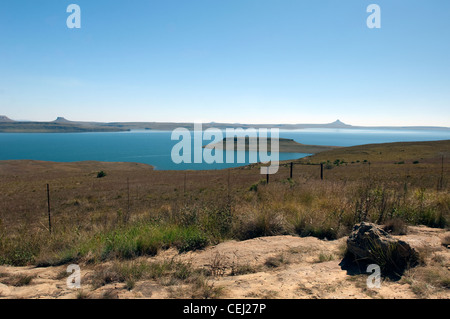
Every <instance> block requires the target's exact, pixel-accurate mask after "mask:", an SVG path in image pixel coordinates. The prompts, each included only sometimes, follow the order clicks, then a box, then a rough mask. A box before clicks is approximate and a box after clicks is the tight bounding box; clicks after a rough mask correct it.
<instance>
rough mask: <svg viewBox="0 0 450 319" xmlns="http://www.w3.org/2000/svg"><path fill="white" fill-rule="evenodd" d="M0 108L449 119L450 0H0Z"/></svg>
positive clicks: (22, 113) (28, 112) (32, 114)
mask: <svg viewBox="0 0 450 319" xmlns="http://www.w3.org/2000/svg"><path fill="white" fill-rule="evenodd" d="M71 3H75V4H78V5H79V6H80V8H81V29H69V28H67V26H66V19H67V17H68V16H69V15H70V13H67V12H66V8H67V6H68V5H69V4H71ZM371 3H375V4H378V5H379V6H380V7H381V29H369V28H368V27H367V25H366V19H367V17H368V16H369V15H370V13H367V12H366V8H367V6H368V5H369V4H371ZM0 114H1V115H7V116H9V117H10V118H13V119H19V120H21V119H27V120H38V121H51V120H54V119H55V118H56V117H57V116H64V117H66V118H67V119H70V120H83V121H108V122H109V121H171V122H172V121H173V122H181V121H187V122H193V121H204V122H210V121H214V122H230V123H235V122H239V123H328V122H332V121H334V120H336V119H340V120H341V121H343V122H345V123H348V124H353V125H439V126H450V1H448V0H432V1H430V0H409V1H406V0H370V1H365V0H341V1H338V0H131V1H122V0H109V1H106V0H70V1H65V0H40V1H35V0H1V1H0Z"/></svg>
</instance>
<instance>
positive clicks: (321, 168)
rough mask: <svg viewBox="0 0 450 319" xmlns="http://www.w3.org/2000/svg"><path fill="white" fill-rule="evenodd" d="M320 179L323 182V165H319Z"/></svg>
mask: <svg viewBox="0 0 450 319" xmlns="http://www.w3.org/2000/svg"><path fill="white" fill-rule="evenodd" d="M320 179H321V180H323V163H320Z"/></svg>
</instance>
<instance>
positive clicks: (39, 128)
mask: <svg viewBox="0 0 450 319" xmlns="http://www.w3.org/2000/svg"><path fill="white" fill-rule="evenodd" d="M179 127H184V128H187V129H188V130H193V129H194V124H193V123H192V122H190V123H188V122H186V123H178V122H110V123H104V122H80V121H70V120H67V119H66V118H64V117H62V116H60V117H58V118H57V119H56V120H54V121H52V122H36V121H14V120H11V119H9V118H8V117H6V116H5V115H0V133H4V132H29V133H32V132H46V133H47V132H49V133H50V132H52V133H56V132H63V133H64V132H117V131H131V130H160V131H172V130H174V129H176V128H179ZM208 128H217V129H227V128H243V129H248V128H256V129H258V128H267V129H269V128H279V129H283V130H298V129H310V128H331V129H340V128H346V129H422V130H423V129H432V130H450V127H432V126H376V127H375V126H373V127H370V126H354V125H349V124H345V123H344V122H342V121H340V120H336V121H334V122H332V123H326V124H243V123H217V122H210V123H203V129H208Z"/></svg>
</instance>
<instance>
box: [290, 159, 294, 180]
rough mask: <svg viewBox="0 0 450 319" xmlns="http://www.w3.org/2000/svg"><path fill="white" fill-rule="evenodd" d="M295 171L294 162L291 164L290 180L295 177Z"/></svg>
mask: <svg viewBox="0 0 450 319" xmlns="http://www.w3.org/2000/svg"><path fill="white" fill-rule="evenodd" d="M293 170H294V162H291V172H290V174H289V178H290V179H292V176H293Z"/></svg>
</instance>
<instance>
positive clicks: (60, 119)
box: [53, 116, 72, 123]
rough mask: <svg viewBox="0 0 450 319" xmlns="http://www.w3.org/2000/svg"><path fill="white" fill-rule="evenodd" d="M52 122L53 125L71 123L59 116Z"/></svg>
mask: <svg viewBox="0 0 450 319" xmlns="http://www.w3.org/2000/svg"><path fill="white" fill-rule="evenodd" d="M53 122H54V123H71V122H72V121H69V120H66V119H65V118H64V117H60V116H59V117H57V118H56V120H54V121H53Z"/></svg>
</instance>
